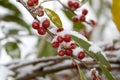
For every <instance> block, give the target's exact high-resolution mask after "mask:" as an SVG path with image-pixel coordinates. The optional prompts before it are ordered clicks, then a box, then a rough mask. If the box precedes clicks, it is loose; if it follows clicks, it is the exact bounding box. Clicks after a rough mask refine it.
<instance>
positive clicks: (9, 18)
mask: <svg viewBox="0 0 120 80" xmlns="http://www.w3.org/2000/svg"><path fill="white" fill-rule="evenodd" d="M0 20H3V21H7V22H16V23H18V24H19V25H21V26H22V27H24V28H26V29H27V30H28V31H29V33H31V30H30V26H29V25H28V24H27V23H26V22H25V21H24V20H23V19H21V18H19V17H16V16H13V15H6V16H4V17H3V18H0Z"/></svg>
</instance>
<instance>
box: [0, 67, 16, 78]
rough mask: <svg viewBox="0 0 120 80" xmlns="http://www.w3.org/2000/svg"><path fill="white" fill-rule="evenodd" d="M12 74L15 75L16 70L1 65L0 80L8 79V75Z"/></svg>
mask: <svg viewBox="0 0 120 80" xmlns="http://www.w3.org/2000/svg"><path fill="white" fill-rule="evenodd" d="M12 75H14V72H12V71H11V70H9V69H8V68H7V67H5V66H0V80H8V77H9V76H12Z"/></svg>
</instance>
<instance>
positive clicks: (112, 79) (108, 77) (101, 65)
mask: <svg viewBox="0 0 120 80" xmlns="http://www.w3.org/2000/svg"><path fill="white" fill-rule="evenodd" d="M98 64H99V66H100V68H101V69H102V71H103V73H104V74H105V76H106V77H107V79H108V80H115V79H114V77H113V76H112V75H111V73H110V71H109V70H108V69H107V68H106V67H105V65H103V64H102V63H100V62H98Z"/></svg>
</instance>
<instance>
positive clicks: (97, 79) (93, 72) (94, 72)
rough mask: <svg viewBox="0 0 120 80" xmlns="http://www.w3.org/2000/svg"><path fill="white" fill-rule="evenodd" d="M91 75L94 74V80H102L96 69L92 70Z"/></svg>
mask: <svg viewBox="0 0 120 80" xmlns="http://www.w3.org/2000/svg"><path fill="white" fill-rule="evenodd" d="M91 73H92V76H93V79H92V80H100V79H99V76H98V71H96V69H95V68H93V69H91Z"/></svg>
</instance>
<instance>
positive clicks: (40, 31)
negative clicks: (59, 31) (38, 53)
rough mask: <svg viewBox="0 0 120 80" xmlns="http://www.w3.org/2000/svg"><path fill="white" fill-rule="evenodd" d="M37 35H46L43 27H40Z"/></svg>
mask: <svg viewBox="0 0 120 80" xmlns="http://www.w3.org/2000/svg"><path fill="white" fill-rule="evenodd" d="M38 33H39V34H40V35H44V34H45V33H46V30H45V29H44V28H43V27H40V28H39V29H38Z"/></svg>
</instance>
